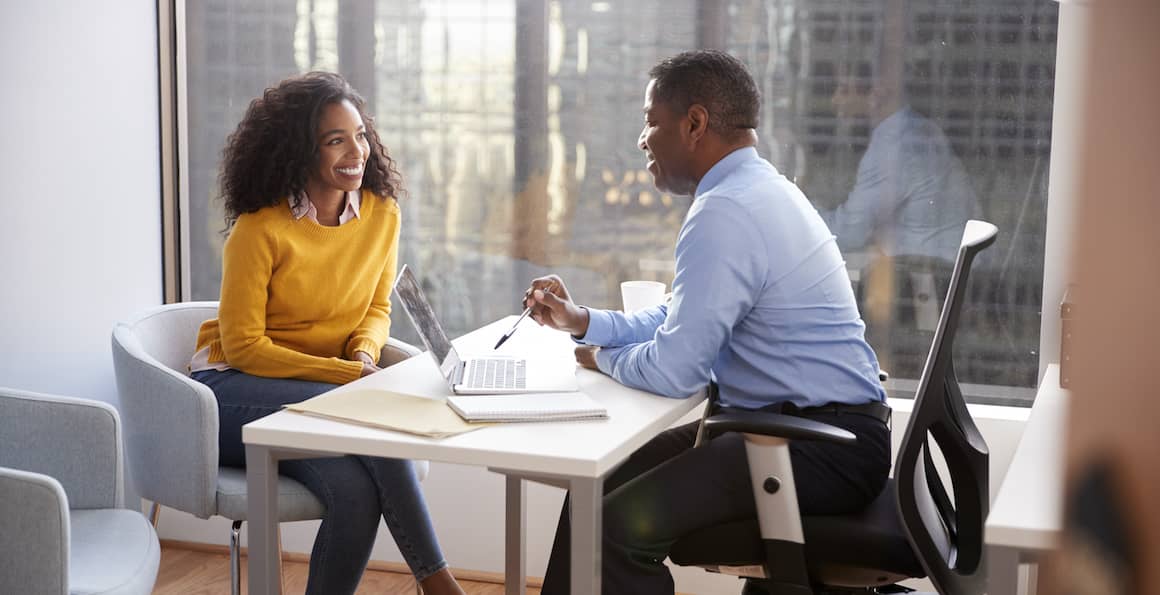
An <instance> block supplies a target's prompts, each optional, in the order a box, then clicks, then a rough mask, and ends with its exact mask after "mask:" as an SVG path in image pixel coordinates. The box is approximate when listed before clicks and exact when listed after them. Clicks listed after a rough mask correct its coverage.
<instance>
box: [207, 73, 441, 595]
mask: <svg viewBox="0 0 1160 595" xmlns="http://www.w3.org/2000/svg"><path fill="white" fill-rule="evenodd" d="M223 161H224V163H223V167H222V174H221V186H222V194H223V198H224V202H225V210H226V222H227V229H229V238H228V239H227V240H226V243H225V248H224V250H223V255H222V290H221V305H220V307H219V310H218V318H217V319H215V320H209V321H206V322H205V323H203V324H202V326H201V330H200V331H199V333H198V338H197V353H196V354H195V355H194V357H193V361H192V363H191V366H190V370H191V371H192V374H193V377H194V378H195V379H197V380H198V381H200V382H202V383H203V384H205V385H207V386H209V387H210V388H212V389H213V391H214V394H215V395H216V396H217V401H218V411H219V417H220V431H219V436H220V437H219V440H220V443H221V444H220V452H221V464H223V465H229V466H237V467H242V466H245V450H244V448H243V446H242V439H241V438H242V426H243V425H244V424H246V423H248V422H251V421H253V420H255V419H258V418H260V417H263V416H265V415H268V414H270V413H273V412H275V411H278V410H279V409H281V408H282V406H283V405H284V404H287V403H295V402H298V401H302V400H305V399H308V398H310V397H313V396H315V395H318V394H319V393H323V392H326V391H328V390H330V389H332V388H334V387H336V386H338V385H340V384H345V383H347V382H350V381H352V380H355V379H357V378H359V377H361V376H366V375H368V374H371V373H373V372H375V371H376V370H378V369H379V368H378V367H377V365H376V361H377V359H378V354H379V353H380V349H381V348H382V346H383V344H384V343H385V342H386V340H387V337H388V334H389V331H390V327H391V319H390V313H391V304H390V292H391V286H392V284H393V283H394V278H395V270H396V265H397V260H398V247H399V226H400V216H399V207H398V204H397V203H396V201H395V196H397V194H398V193H399V192H400V190H401V188H400V180H399V174H398V171H397V170H396V169H395V162H394V161H393V160H392V159H391V158H390V156H389V155H387V152H386V149H385V148H384V147H383V145H382V143H381V141H380V140H379V136H378V134H377V133H376V132H375V129H374V124H373V121H372V119H371V118H370V117H369V116H367V115H366V113H365V112H364V104H363V100H362V98H361V97H359V95H358V94H357V93H356V92H355V91H354V90H353V89H352V88H351V87H350V85H348V84H347V83H346V81H344V80H343V79H342V77H340V76H338V75H336V74H331V73H323V72H312V73H309V74H306V75H302V76H297V77H293V78H290V79H287V80H284V81H282V82H281V83H279V84H278V86H277V87H274V88H271V89H267V90H266V92H265V93H264V94H263V95H262V97H261V98H259V99H255V100H254V101H253V102H252V103H251V104H250V106H249V109H248V110H247V111H246V115H245V117H244V118H242V121H241V123H240V124H238V128H237V130H236V131H234V133H233V134H232V135H231V136H230V138H229V140H228V144H227V146H226V148H225V151H224V153H223ZM281 472H282V473H283V474H285V475H288V476H290V477H293V478H294V479H297V480H298V481H300V482H302V483H303V484H305V485H306V487H307V488H309V489H310V491H311V492H313V493H314V494H315V495H316V496H318V497H319V498H320V499H321V500H322V501H323V504H325V506H326V514H325V518H324V519H323V521H322V525H321V526H320V527H319V530H318V536H317V537H316V538H315V540H314V549H313V552H312V553H311V555H310V578H309V581H308V583H307V587H306V592H307V593H318V594H327V595H330V594H335V593H354V591H355V588H356V587H357V586H358V583H359V579H360V578H361V577H362V573H363V570H364V569H365V567H366V563H367V560H368V559H369V558H370V554H371V548H372V546H373V545H374V541H375V534H376V533H377V531H378V526H379V518H380V517H382V518H383V519H385V520H386V523H387V527H388V528H389V529H390V530H391V535H392V536H393V537H394V538H395V543H396V544H398V546H399V551H400V552H402V554H403V557H404V558H405V559H406V561H407V564H408V565H409V566H410V568H411V571H412V572H413V573H414V574H415V577H416V580H418V581H419V582H420V584H421V585H422V586H423V591H424V592H425V593H428V594H440V593H463V591H462V589H460V588H459V585H458V584H457V583H456V582H455V579H454V578H452V576H451V573H450V572H449V571H448V569H447V562H446V561H445V560H444V559H443V554H442V552H441V551H440V549H439V544H438V542H437V541H436V538H435V532H434V529H433V527H432V525H431V520H430V518H429V516H428V513H427V505H426V503H425V501H424V500H423V494H422V492H420V490H419V481H418V478H417V477H416V475H415V471H414V468H413V467H412V464H411V462H410V461H403V460H396V459H384V458H376V457H361V456H359V457H356V456H346V457H337V458H329V459H305V460H295V461H283V462H282V463H281Z"/></svg>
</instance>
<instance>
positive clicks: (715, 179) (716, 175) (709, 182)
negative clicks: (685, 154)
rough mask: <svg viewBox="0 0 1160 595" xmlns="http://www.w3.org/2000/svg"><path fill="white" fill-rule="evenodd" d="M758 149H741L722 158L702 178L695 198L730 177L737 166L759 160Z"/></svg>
mask: <svg viewBox="0 0 1160 595" xmlns="http://www.w3.org/2000/svg"><path fill="white" fill-rule="evenodd" d="M757 158H758V157H757V149H756V148H755V147H741V148H740V149H737V150H735V151H733V152H732V153H730V154H728V155H726V156H724V157H722V158H721V160H720V161H718V162H717V163H714V164H713V167H710V168H709V171H707V172H705V175H703V176H701V181H700V183H698V184H697V193H696V194H695V195H694V196H700V195H702V194H704V193H705V192H708V191H709V190H710V189H712V188H713V187H714V186H716V185H717V184H718V183H719V182H720V181H721V180H722V179H724V178H725V176H727V175H729V174H730V173H731V172H732V171H733V170H734V169H737V166H739V165H741V164H742V163H743V162H745V161H749V160H750V159H757Z"/></svg>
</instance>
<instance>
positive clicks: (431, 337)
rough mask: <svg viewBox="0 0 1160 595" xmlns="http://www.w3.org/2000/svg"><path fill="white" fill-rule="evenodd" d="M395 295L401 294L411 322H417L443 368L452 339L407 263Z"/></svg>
mask: <svg viewBox="0 0 1160 595" xmlns="http://www.w3.org/2000/svg"><path fill="white" fill-rule="evenodd" d="M395 295H397V296H399V299H400V300H401V301H402V306H403V309H404V310H406V311H407V315H409V316H410V317H411V322H412V323H414V324H415V329H416V330H418V331H419V335H420V336H421V337H422V339H423V343H425V344H426V345H427V349H428V350H430V351H431V355H433V356H435V362H436V363H437V364H439V367H440V368H441V369H442V368H443V367H444V365H443V364H444V363H445V362H446V361H447V355H448V354H449V353H451V352H452V347H451V341H449V340H448V339H447V335H446V334H445V333H444V332H443V327H442V326H440V325H439V321H438V320H437V319H436V318H435V311H434V310H432V309H431V303H430V302H428V301H427V296H425V295H423V290H422V289H421V288H420V287H419V280H418V279H416V278H415V275H414V274H412V273H411V269H410V268H409V267H408V266H407V265H403V269H402V270H400V271H399V278H398V279H397V280H396V281H395ZM456 359H458V358H456Z"/></svg>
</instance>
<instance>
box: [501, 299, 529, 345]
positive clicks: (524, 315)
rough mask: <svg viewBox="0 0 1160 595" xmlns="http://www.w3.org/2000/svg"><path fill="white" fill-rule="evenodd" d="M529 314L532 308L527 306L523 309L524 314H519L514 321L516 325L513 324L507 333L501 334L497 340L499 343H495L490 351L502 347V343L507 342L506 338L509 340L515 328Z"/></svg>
mask: <svg viewBox="0 0 1160 595" xmlns="http://www.w3.org/2000/svg"><path fill="white" fill-rule="evenodd" d="M531 312H532V308H531V307H530V306H529V307H527V308H524V313H523V314H520V317H519V318H517V319H516V323H515V324H513V325H512V327H511V328H510V329H508V332H506V333H504V334H503V336H502V337H500V338H499V341H496V343H495V347H492V349H493V350H494V349H499V346H500V345H503V342H504V341H507V340H508V338H510V337H511V336H512V334H513V333H515V332H516V327H517V326H519V325H520V323H521V322H523V320H524V318H525V317H526V316H527V315H528V314H530V313H531Z"/></svg>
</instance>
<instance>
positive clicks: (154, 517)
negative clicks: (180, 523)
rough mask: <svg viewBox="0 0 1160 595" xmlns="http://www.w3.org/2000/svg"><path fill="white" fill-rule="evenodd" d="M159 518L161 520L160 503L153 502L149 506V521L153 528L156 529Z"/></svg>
mask: <svg viewBox="0 0 1160 595" xmlns="http://www.w3.org/2000/svg"><path fill="white" fill-rule="evenodd" d="M159 520H161V505H160V504H158V503H156V502H154V503H153V505H152V506H150V507H149V523H150V524H151V525H153V528H154V529H156V528H157V521H159Z"/></svg>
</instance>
